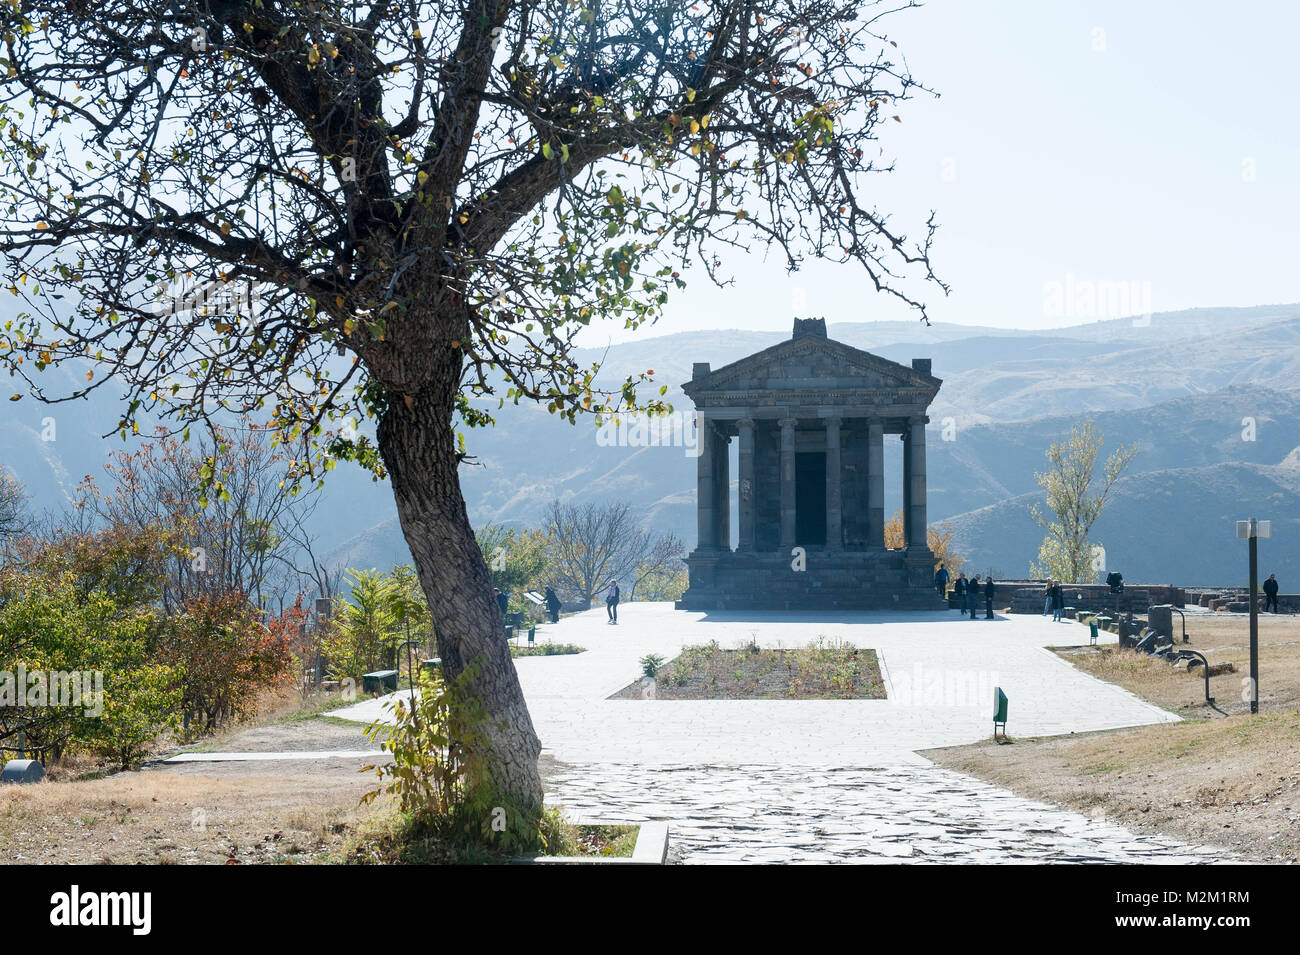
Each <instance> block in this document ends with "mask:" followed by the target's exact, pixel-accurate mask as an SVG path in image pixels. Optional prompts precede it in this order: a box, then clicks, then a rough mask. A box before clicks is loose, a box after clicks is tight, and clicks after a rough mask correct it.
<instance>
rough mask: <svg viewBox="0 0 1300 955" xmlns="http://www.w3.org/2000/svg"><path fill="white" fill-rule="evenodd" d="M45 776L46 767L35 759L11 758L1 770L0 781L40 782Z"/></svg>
mask: <svg viewBox="0 0 1300 955" xmlns="http://www.w3.org/2000/svg"><path fill="white" fill-rule="evenodd" d="M44 778H45V767H44V766H42V765H41V764H40V763H38V762H36V760H34V759H11V760H9V762H7V763H5V768H4V770H3V771H0V783H39V782H40V781H41V780H42V779H44Z"/></svg>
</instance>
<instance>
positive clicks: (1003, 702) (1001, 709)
mask: <svg viewBox="0 0 1300 955" xmlns="http://www.w3.org/2000/svg"><path fill="white" fill-rule="evenodd" d="M999 726H1001V727H1002V738H1003V739H1006V738H1007V695H1006V694H1005V693H1003V692H1002V687H1000V686H995V687H994V688H993V738H994V739H997V738H998V727H999Z"/></svg>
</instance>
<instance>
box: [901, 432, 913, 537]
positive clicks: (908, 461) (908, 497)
mask: <svg viewBox="0 0 1300 955" xmlns="http://www.w3.org/2000/svg"><path fill="white" fill-rule="evenodd" d="M898 437H899V440H901V441H902V442H903V546H904V547H907V546H908V544H909V542H910V541H911V540H912V446H911V444H909V443H908V442H909V439H908V432H907V426H906V425H904V427H903V433H902V434H900V435H899V436H898Z"/></svg>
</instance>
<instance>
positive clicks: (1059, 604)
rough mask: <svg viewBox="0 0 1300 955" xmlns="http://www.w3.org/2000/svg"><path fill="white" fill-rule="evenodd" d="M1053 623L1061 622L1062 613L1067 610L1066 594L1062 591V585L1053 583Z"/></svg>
mask: <svg viewBox="0 0 1300 955" xmlns="http://www.w3.org/2000/svg"><path fill="white" fill-rule="evenodd" d="M1051 597H1052V623H1060V622H1061V611H1062V610H1064V609H1065V593H1064V591H1062V590H1061V585H1060V584H1059V583H1057V582H1056V581H1052V593H1051Z"/></svg>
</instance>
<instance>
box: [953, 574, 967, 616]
mask: <svg viewBox="0 0 1300 955" xmlns="http://www.w3.org/2000/svg"><path fill="white" fill-rule="evenodd" d="M952 592H953V593H954V594H956V595H957V607H958V609H960V610H961V615H962V616H963V617H964V616H966V611H967V609H968V607H969V605H968V603H967V601H968V600H969V598H968V597H967V596H966V573H965V572H964V571H963V572H962V573H961V574H960V575H959V576H958V577H957V582H956V583H955V584H953V585H952Z"/></svg>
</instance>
